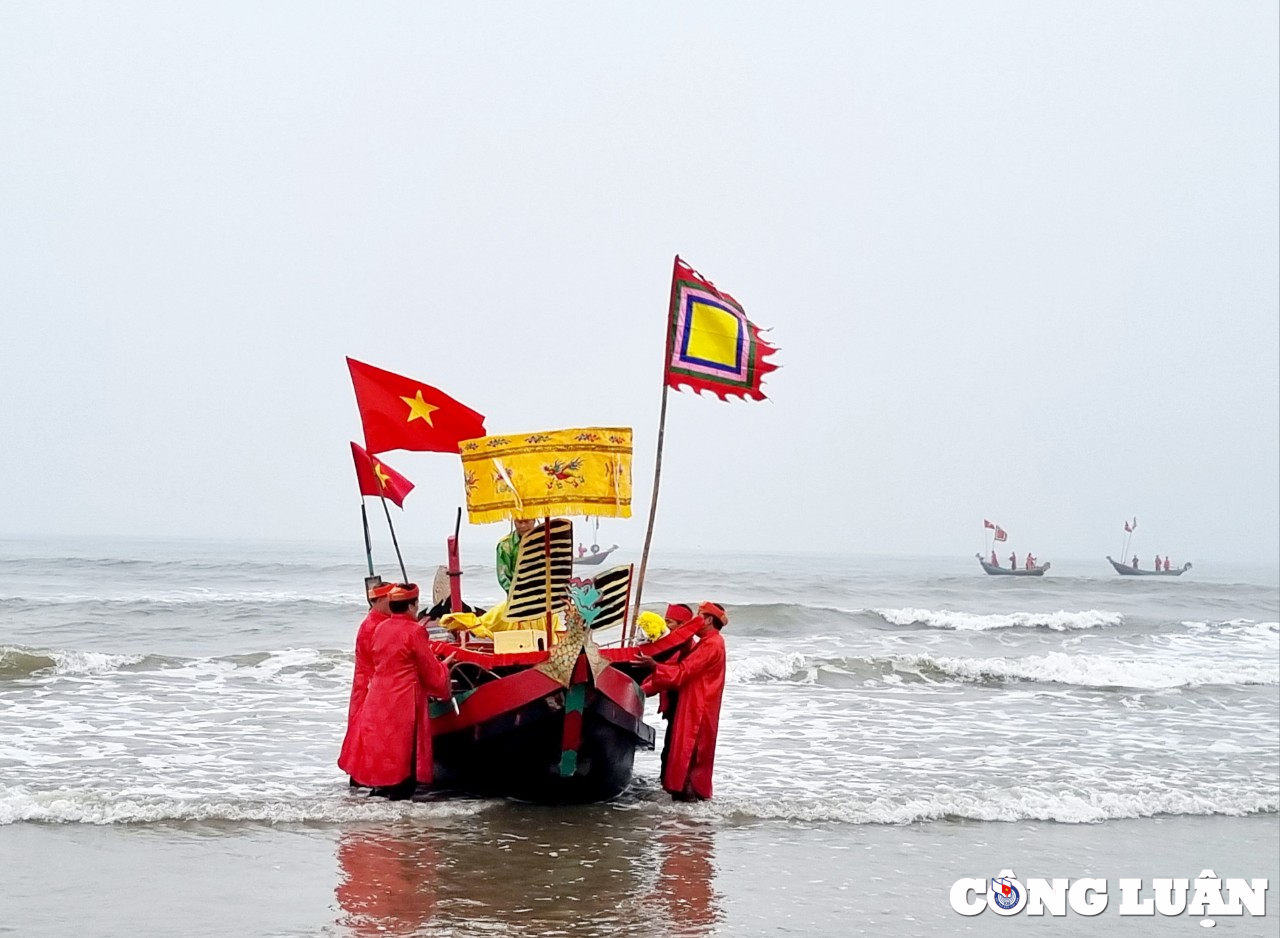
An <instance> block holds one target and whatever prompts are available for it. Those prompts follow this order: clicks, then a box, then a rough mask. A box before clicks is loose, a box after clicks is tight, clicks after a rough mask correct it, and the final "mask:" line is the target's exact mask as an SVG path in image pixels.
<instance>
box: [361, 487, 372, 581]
mask: <svg viewBox="0 0 1280 938" xmlns="http://www.w3.org/2000/svg"><path fill="white" fill-rule="evenodd" d="M360 523H361V524H363V525H364V557H365V560H367V561H368V562H369V576H373V541H371V540H370V539H369V512H367V511H365V508H364V498H363V497H362V498H361V499H360Z"/></svg>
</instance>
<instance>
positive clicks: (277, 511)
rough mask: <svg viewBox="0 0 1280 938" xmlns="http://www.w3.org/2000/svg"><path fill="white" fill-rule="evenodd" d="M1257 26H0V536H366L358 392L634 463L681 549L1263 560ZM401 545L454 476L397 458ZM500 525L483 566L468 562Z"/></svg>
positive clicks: (361, 7) (434, 511) (1271, 222)
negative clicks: (987, 545)
mask: <svg viewBox="0 0 1280 938" xmlns="http://www.w3.org/2000/svg"><path fill="white" fill-rule="evenodd" d="M1278 32H1280V24H1278V22H1277V5H1276V4H1275V3H1274V2H1235V3H1229V4H1216V3H1215V4H1207V3H1180V2H1167V0H1161V2H1152V3H1115V2H1098V3H1076V2H1072V3H1065V2H1063V3H1035V4H1028V3H1021V2H1009V3H953V2H939V3H898V2H892V3H875V4H869V3H842V2H840V3H809V4H803V5H793V4H785V5H784V4H741V3H728V2H726V3H673V4H662V3H650V4H598V3H574V4H566V3H537V4H527V3H526V4H515V3H506V4H499V3H494V4H477V3H456V4H441V3H435V4H420V3H406V4H385V3H384V4H354V3H351V4H317V3H311V2H308V3H270V4H263V3H203V4H194V3H172V2H157V3H152V4H139V3H119V4H73V3H22V4H19V3H5V4H3V5H2V6H0V317H2V320H3V344H2V345H0V395H2V398H0V400H2V403H0V535H18V534H31V533H39V532H52V533H59V534H71V535H74V534H100V535H101V534H127V535H147V534H158V535H174V534H182V535H191V536H218V537H273V538H274V537H281V538H324V539H340V538H347V537H349V538H351V539H352V541H353V544H354V543H355V542H356V541H358V537H359V534H358V526H357V522H356V506H357V504H358V499H357V497H356V490H355V483H354V475H353V472H352V468H351V464H350V455H349V450H348V446H347V441H348V440H350V439H359V432H360V431H359V423H358V418H357V413H356V409H355V404H354V401H353V398H352V394H351V387H350V382H349V380H348V377H347V374H346V370H345V366H344V362H343V356H344V355H348V354H350V355H353V356H355V357H357V358H361V359H363V360H365V361H369V362H372V363H374V364H377V365H380V366H382V367H384V368H388V369H390V370H393V371H399V372H402V373H405V374H409V375H412V376H414V377H417V378H420V379H422V380H424V381H427V382H430V383H432V384H435V385H436V386H437V387H439V388H441V389H442V390H445V391H447V392H448V393H449V394H451V395H453V396H454V397H456V398H458V399H459V400H461V401H463V402H465V403H467V404H469V405H470V406H472V407H474V408H475V409H477V410H479V411H481V412H482V413H484V414H485V415H486V416H487V417H488V427H489V429H490V431H491V432H503V431H510V432H517V431H524V430H537V429H549V428H555V427H563V426H578V425H590V424H593V423H605V424H624V425H631V426H634V427H635V430H636V446H637V452H636V459H635V481H636V490H637V496H638V497H637V509H638V510H637V518H636V519H633V520H632V521H630V522H626V523H621V522H614V523H609V524H607V525H606V530H605V531H602V536H603V537H605V538H606V539H607V540H608V541H609V542H612V541H615V540H616V541H618V542H619V543H622V544H624V545H627V546H629V547H638V545H639V544H640V542H641V540H642V538H643V516H644V514H645V511H646V508H647V496H648V491H649V485H650V478H651V472H652V450H653V445H654V437H655V431H656V424H657V415H658V401H659V393H660V383H659V382H660V374H661V359H662V342H663V327H664V322H665V315H666V302H667V294H668V287H669V278H670V268H671V257H672V255H673V254H675V253H677V252H679V253H680V254H681V255H682V256H683V257H685V258H686V259H688V260H689V261H690V262H691V263H693V264H694V265H695V266H696V267H698V268H699V269H700V270H701V271H702V272H704V273H705V274H706V275H708V276H709V277H711V278H712V279H714V280H715V281H716V283H717V284H719V285H720V286H721V287H722V288H724V289H726V290H729V291H730V292H732V293H733V294H735V296H736V297H737V298H738V299H739V300H740V301H741V302H742V303H743V304H744V305H745V307H746V309H747V312H748V315H750V316H751V318H752V319H753V321H755V322H756V323H757V324H759V325H760V326H762V327H766V328H769V327H771V328H772V330H773V331H772V333H771V336H772V338H773V340H774V341H775V342H776V344H777V345H778V346H780V348H781V351H780V352H779V353H778V355H777V356H776V357H775V361H777V362H779V363H781V364H782V366H783V367H782V369H781V370H780V371H778V372H776V373H774V374H773V375H771V376H770V378H769V380H768V382H767V384H766V388H765V389H766V392H767V393H768V394H769V396H770V397H771V400H770V401H769V402H765V403H759V404H755V403H745V402H739V403H732V404H723V403H720V402H718V401H715V400H712V399H700V398H698V397H696V396H693V395H691V394H688V393H682V394H674V395H673V396H672V401H671V408H670V414H669V419H668V431H667V451H666V456H665V465H664V478H663V490H662V501H661V508H660V511H659V516H658V522H659V523H658V534H657V538H658V542H659V543H660V544H666V545H669V546H673V547H677V546H678V547H698V546H703V547H707V548H727V547H737V548H749V549H760V550H769V549H795V548H804V547H809V548H821V547H831V548H832V549H836V550H842V551H857V552H862V551H867V552H875V551H884V552H888V553H930V554H943V553H952V552H954V553H957V554H968V553H970V552H972V551H973V550H975V549H976V548H977V547H978V546H980V545H981V543H982V529H981V523H982V519H983V518H984V517H989V518H991V519H992V520H994V521H997V522H999V523H1000V524H1002V525H1003V526H1004V527H1006V528H1007V529H1008V530H1009V531H1010V532H1011V535H1012V539H1011V541H1010V544H1011V546H1013V547H1014V548H1015V549H1017V550H1018V551H1019V553H1021V552H1022V551H1023V550H1026V549H1031V550H1033V551H1035V552H1036V553H1037V554H1038V555H1039V556H1040V557H1042V558H1049V559H1052V558H1054V557H1055V556H1076V557H1093V556H1097V555H1100V554H1103V553H1115V552H1116V551H1117V550H1118V548H1119V541H1120V535H1121V531H1120V526H1121V523H1122V521H1123V519H1124V518H1126V517H1129V516H1133V515H1135V514H1136V515H1137V516H1138V518H1139V521H1140V529H1139V534H1140V536H1141V538H1140V540H1139V541H1138V546H1139V548H1140V551H1141V553H1142V554H1143V557H1144V563H1145V562H1146V561H1145V558H1146V557H1147V556H1148V555H1149V554H1151V553H1154V552H1156V551H1160V552H1164V553H1169V554H1171V555H1172V556H1173V557H1174V559H1175V560H1181V559H1184V558H1190V559H1192V560H1196V559H1203V558H1217V559H1221V560H1230V559H1233V558H1255V559H1259V560H1267V561H1274V559H1275V558H1276V556H1277V542H1278V539H1280V533H1278V532H1280V508H1278V501H1280V492H1278V488H1280V461H1278V460H1280V457H1278V454H1280V403H1278V398H1280V374H1278V371H1280V335H1278V324H1280V286H1278V280H1280V274H1278V262H1277V257H1278V256H1280V219H1278V213H1280V209H1278V205H1280V185H1278V180H1280V158H1278V138H1280V127H1278V113H1280V102H1278V93H1277V88H1278V87H1280V69H1278V65H1277V60H1278V56H1277V34H1278ZM388 462H390V463H391V465H393V466H394V467H396V468H397V469H399V470H400V471H402V472H404V473H405V474H406V475H408V476H409V477H410V478H412V479H413V480H414V481H416V482H417V483H418V485H419V489H418V491H416V492H415V493H414V494H413V495H411V496H410V499H409V501H408V502H407V503H406V504H407V508H408V510H407V512H406V515H405V518H404V521H403V524H402V528H403V531H404V537H405V538H406V539H407V540H409V541H410V542H415V541H416V542H419V543H425V542H431V543H434V541H435V539H436V538H438V537H442V536H443V534H444V533H445V531H446V529H448V528H449V527H451V524H452V514H453V507H454V506H455V505H457V504H459V503H460V501H461V498H462V485H461V470H460V466H459V462H458V460H457V459H456V458H453V457H450V456H445V455H439V454H418V453H412V454H400V455H399V457H398V458H397V456H396V455H395V454H390V455H389V456H388ZM496 533H497V529H496V528H491V529H486V530H485V531H483V532H481V534H480V535H478V536H477V538H476V539H473V541H472V543H485V547H484V550H486V551H487V550H488V549H489V548H488V545H487V540H488V537H489V535H491V534H496Z"/></svg>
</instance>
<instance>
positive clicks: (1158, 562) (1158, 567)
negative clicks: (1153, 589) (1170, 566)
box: [1155, 554, 1160, 573]
mask: <svg viewBox="0 0 1280 938" xmlns="http://www.w3.org/2000/svg"><path fill="white" fill-rule="evenodd" d="M1155 570H1156V572H1157V573H1159V572H1160V555H1159V554H1156V566H1155Z"/></svg>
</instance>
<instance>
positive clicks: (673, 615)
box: [662, 603, 693, 622]
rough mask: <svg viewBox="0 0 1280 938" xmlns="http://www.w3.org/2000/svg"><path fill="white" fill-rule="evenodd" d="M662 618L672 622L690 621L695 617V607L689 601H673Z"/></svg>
mask: <svg viewBox="0 0 1280 938" xmlns="http://www.w3.org/2000/svg"><path fill="white" fill-rule="evenodd" d="M662 618H664V619H670V620H671V621H672V622H688V621H689V620H690V619H692V618H693V609H692V608H691V607H690V606H689V605H688V604H687V603H671V604H670V605H669V606H667V611H666V612H665V613H663V615H662Z"/></svg>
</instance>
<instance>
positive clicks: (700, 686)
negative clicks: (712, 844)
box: [637, 603, 729, 801]
mask: <svg viewBox="0 0 1280 938" xmlns="http://www.w3.org/2000/svg"><path fill="white" fill-rule="evenodd" d="M698 613H699V615H701V616H702V622H703V626H702V628H701V629H700V630H699V631H698V641H697V644H695V645H694V646H693V648H692V649H691V650H690V651H688V652H687V653H686V654H684V655H682V656H681V658H680V660H679V662H677V663H675V664H664V663H660V662H657V661H655V660H654V659H652V658H650V657H648V656H647V655H640V656H638V658H637V660H638V661H639V662H640V663H641V664H646V665H650V666H652V667H653V674H652V675H650V676H649V677H648V678H647V679H646V680H645V682H644V684H643V685H641V686H642V689H643V690H644V692H645V693H646V694H656V693H659V692H661V691H676V692H677V694H678V695H679V697H678V701H677V702H676V705H675V719H674V721H673V722H672V728H671V738H670V746H669V750H670V751H669V753H668V755H667V759H666V764H665V765H664V766H663V770H662V787H663V788H665V789H666V790H667V791H669V792H670V793H671V795H672V797H674V798H675V799H676V800H677V801H701V800H705V799H707V798H710V797H711V774H712V770H713V769H714V767H715V759H716V734H717V732H718V731H719V728H720V698H721V697H722V696H723V695H724V670H725V648H724V638H723V637H721V635H720V630H721V629H723V628H724V627H725V625H726V624H728V622H729V616H728V614H727V613H726V612H725V611H724V607H723V606H720V605H717V604H716V603H703V604H702V605H700V606H699V607H698Z"/></svg>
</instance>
